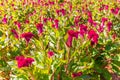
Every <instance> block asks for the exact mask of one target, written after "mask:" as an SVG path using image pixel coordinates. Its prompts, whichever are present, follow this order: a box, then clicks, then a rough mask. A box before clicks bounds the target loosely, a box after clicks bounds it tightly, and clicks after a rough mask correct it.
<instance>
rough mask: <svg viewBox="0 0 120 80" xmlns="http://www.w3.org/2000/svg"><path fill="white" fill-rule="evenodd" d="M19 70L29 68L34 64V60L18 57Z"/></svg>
mask: <svg viewBox="0 0 120 80" xmlns="http://www.w3.org/2000/svg"><path fill="white" fill-rule="evenodd" d="M15 59H16V60H17V64H18V68H22V67H29V66H30V65H31V64H32V63H33V62H34V59H33V58H25V57H24V56H16V58H15Z"/></svg>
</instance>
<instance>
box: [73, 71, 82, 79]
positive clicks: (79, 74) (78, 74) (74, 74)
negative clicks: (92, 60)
mask: <svg viewBox="0 0 120 80" xmlns="http://www.w3.org/2000/svg"><path fill="white" fill-rule="evenodd" d="M81 75H82V72H77V73H72V78H76V77H80V76H81Z"/></svg>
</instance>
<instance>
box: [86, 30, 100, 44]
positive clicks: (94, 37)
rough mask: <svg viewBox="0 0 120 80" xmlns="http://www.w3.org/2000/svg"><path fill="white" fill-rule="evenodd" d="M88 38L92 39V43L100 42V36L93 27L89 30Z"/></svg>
mask: <svg viewBox="0 0 120 80" xmlns="http://www.w3.org/2000/svg"><path fill="white" fill-rule="evenodd" d="M88 38H89V39H90V40H91V45H94V44H96V43H97V42H98V38H99V36H98V34H97V33H96V32H95V31H94V30H93V29H91V30H89V32H88Z"/></svg>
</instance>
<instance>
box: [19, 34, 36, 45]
mask: <svg viewBox="0 0 120 80" xmlns="http://www.w3.org/2000/svg"><path fill="white" fill-rule="evenodd" d="M33 36H34V34H33V33H31V32H26V33H22V34H21V38H24V39H25V40H26V43H27V44H28V43H29V41H30V39H31V38H32V37H33Z"/></svg>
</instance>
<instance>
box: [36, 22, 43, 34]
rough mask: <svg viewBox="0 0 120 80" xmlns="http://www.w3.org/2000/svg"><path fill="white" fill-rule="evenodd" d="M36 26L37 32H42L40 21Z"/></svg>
mask: <svg viewBox="0 0 120 80" xmlns="http://www.w3.org/2000/svg"><path fill="white" fill-rule="evenodd" d="M36 28H37V30H38V33H39V34H41V33H42V32H43V24H42V23H38V24H36Z"/></svg>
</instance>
